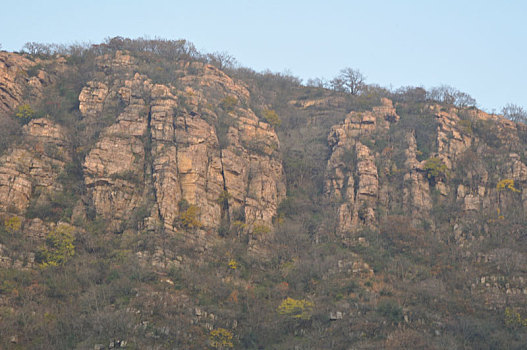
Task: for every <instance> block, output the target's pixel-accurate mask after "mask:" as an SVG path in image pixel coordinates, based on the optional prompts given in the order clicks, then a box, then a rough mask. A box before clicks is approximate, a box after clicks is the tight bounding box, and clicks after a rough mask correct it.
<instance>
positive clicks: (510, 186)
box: [496, 179, 521, 193]
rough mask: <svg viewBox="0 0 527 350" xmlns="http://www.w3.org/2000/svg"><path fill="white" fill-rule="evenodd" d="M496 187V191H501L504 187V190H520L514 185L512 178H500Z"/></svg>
mask: <svg viewBox="0 0 527 350" xmlns="http://www.w3.org/2000/svg"><path fill="white" fill-rule="evenodd" d="M496 189H497V190H498V191H502V190H505V189H506V190H510V191H512V192H516V193H518V192H521V191H520V190H519V189H517V188H516V187H514V180H513V179H503V180H501V181H500V182H498V184H497V185H496Z"/></svg>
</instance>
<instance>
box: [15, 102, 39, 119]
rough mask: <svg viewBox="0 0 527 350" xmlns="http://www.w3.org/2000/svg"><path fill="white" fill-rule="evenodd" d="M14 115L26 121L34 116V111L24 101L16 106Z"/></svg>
mask: <svg viewBox="0 0 527 350" xmlns="http://www.w3.org/2000/svg"><path fill="white" fill-rule="evenodd" d="M15 116H16V117H17V118H19V119H21V120H23V121H28V120H30V119H31V118H33V117H34V116H35V111H34V110H33V108H31V106H30V105H28V104H27V103H24V104H23V105H20V106H18V107H17V109H16V113H15Z"/></svg>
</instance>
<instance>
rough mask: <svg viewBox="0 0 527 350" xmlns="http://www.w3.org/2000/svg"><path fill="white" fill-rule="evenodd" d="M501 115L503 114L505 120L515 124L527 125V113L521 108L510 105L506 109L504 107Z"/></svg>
mask: <svg viewBox="0 0 527 350" xmlns="http://www.w3.org/2000/svg"><path fill="white" fill-rule="evenodd" d="M501 113H503V116H504V117H505V118H507V119H510V120H512V121H513V122H515V123H518V122H522V123H527V111H526V110H525V109H523V107H521V106H518V105H515V104H512V103H508V104H507V105H506V106H505V107H503V109H502V110H501Z"/></svg>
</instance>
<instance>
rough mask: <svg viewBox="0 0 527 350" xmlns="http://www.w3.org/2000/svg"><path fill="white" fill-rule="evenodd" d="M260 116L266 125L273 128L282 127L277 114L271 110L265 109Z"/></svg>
mask: <svg viewBox="0 0 527 350" xmlns="http://www.w3.org/2000/svg"><path fill="white" fill-rule="evenodd" d="M262 115H263V117H264V119H265V121H266V122H267V123H269V124H270V125H271V126H272V127H273V128H275V127H278V126H280V125H282V121H281V120H280V118H279V117H278V114H276V112H275V111H274V110H272V109H266V110H264V111H263V112H262Z"/></svg>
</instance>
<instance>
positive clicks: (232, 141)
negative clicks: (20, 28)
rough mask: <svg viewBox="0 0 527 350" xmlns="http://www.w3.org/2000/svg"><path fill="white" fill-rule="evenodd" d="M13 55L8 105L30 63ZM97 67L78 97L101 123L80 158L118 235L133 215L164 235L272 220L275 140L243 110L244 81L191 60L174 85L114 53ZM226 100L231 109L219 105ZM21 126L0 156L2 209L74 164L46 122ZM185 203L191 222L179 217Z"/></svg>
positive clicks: (277, 188)
mask: <svg viewBox="0 0 527 350" xmlns="http://www.w3.org/2000/svg"><path fill="white" fill-rule="evenodd" d="M13 57H18V56H14V55H11V56H8V58H9V60H6V61H7V64H10V65H9V66H8V68H9V69H8V70H7V73H6V75H5V76H4V77H3V84H4V85H3V86H5V89H3V91H4V93H3V94H2V96H3V98H4V100H5V101H6V102H5V103H4V106H5V108H6V109H7V110H11V111H12V110H14V109H15V107H17V106H18V105H20V104H21V103H22V96H21V92H20V90H21V88H20V87H19V86H18V85H16V84H15V78H14V76H15V73H12V72H13V71H15V70H16V69H19V70H22V69H26V68H27V67H28V66H30V65H31V62H30V61H29V60H27V59H24V58H23V57H18V58H16V59H15V58H13ZM97 69H98V71H97V73H96V75H97V79H96V80H90V81H88V82H87V83H86V86H85V87H83V88H82V90H81V92H80V94H79V97H78V99H79V106H78V109H79V111H80V114H81V122H82V123H84V124H85V125H87V128H88V129H89V128H92V129H97V127H98V125H100V124H101V123H103V122H101V120H104V121H105V123H106V124H107V125H108V126H106V127H103V128H102V129H101V130H100V132H99V135H98V137H97V139H96V141H95V143H94V144H93V146H91V148H90V149H89V150H88V151H85V152H86V157H85V159H84V161H83V164H82V166H83V173H84V183H85V186H86V194H85V195H84V199H83V202H84V203H85V205H87V206H93V207H94V209H95V211H96V215H97V216H100V217H101V218H105V219H106V220H108V221H109V222H110V226H111V227H112V229H113V230H114V231H117V232H121V231H122V230H123V229H125V228H127V227H128V226H127V225H129V224H130V221H131V218H133V219H135V220H138V221H140V223H139V224H140V226H146V227H147V228H148V229H150V230H157V229H160V228H161V229H164V230H168V231H169V232H176V231H177V230H178V228H181V225H190V226H195V228H197V229H198V228H199V229H201V230H203V231H207V230H210V229H213V228H214V229H217V228H218V227H219V226H220V224H222V223H223V224H228V223H229V222H231V220H232V221H234V220H238V221H241V222H243V223H244V227H245V228H246V230H247V231H250V230H251V228H252V227H253V226H254V225H267V226H268V227H270V226H271V225H272V219H273V216H274V215H275V213H276V209H277V207H278V204H279V203H280V201H281V200H282V199H283V198H284V197H285V179H284V174H283V169H282V164H281V161H280V145H279V141H278V138H277V136H276V133H275V131H274V130H273V127H272V126H271V125H269V124H268V123H267V122H266V121H265V120H262V119H261V118H259V117H257V116H256V115H255V113H254V111H253V110H251V109H250V108H248V107H247V106H248V104H249V102H250V94H249V91H248V90H247V88H246V87H245V86H244V85H243V84H241V83H236V82H235V81H233V80H232V79H231V78H229V77H228V76H227V75H226V74H224V73H223V72H221V71H219V70H218V69H217V68H215V67H213V66H210V65H206V64H202V63H197V62H196V63H191V64H188V63H187V64H182V65H181V67H180V76H181V78H180V79H178V80H177V81H175V82H174V84H168V85H163V84H156V83H154V82H152V80H151V79H149V78H148V76H146V75H143V74H139V73H137V72H136V71H137V66H136V65H135V62H134V59H133V58H132V57H131V56H129V55H126V54H125V53H122V52H120V51H118V52H116V53H115V54H112V55H111V56H109V55H106V56H101V57H99V58H98V60H97ZM225 101H230V102H231V105H229V106H228V107H222V106H223V104H222V102H225ZM23 130H24V131H23V135H24V136H23V137H24V142H22V145H21V146H14V147H12V148H11V149H10V150H9V152H7V153H6V155H4V156H3V159H2V170H0V174H1V176H0V196H1V198H2V207H1V208H2V210H3V211H7V212H9V211H10V210H11V211H13V210H14V211H16V212H18V213H24V211H25V209H26V208H27V206H28V204H29V201H30V200H31V199H32V198H34V197H35V195H40V193H41V192H42V191H41V190H40V189H41V188H42V190H43V191H44V192H46V193H47V194H48V195H52V194H53V193H55V192H57V191H60V190H61V189H60V188H57V186H59V185H58V184H57V181H56V178H57V176H58V175H59V174H60V172H61V171H62V170H63V169H64V166H65V164H66V163H68V162H70V161H71V160H72V155H71V154H69V153H68V152H69V149H67V147H66V148H65V143H66V142H67V141H66V135H65V133H64V131H63V130H62V129H61V127H60V126H58V125H56V124H55V123H53V122H52V121H51V120H49V119H47V118H41V119H36V120H32V121H31V122H30V123H29V124H28V125H26V126H24V129H23ZM88 147H90V146H88ZM46 151H50V152H52V154H48V153H49V152H48V153H46ZM189 208H191V212H189V213H188V214H191V215H192V216H195V217H193V218H192V219H195V221H194V223H193V224H192V223H188V222H183V223H182V222H181V219H182V217H183V216H184V215H183V214H185V213H184V212H185V211H188V210H189ZM222 220H223V221H222ZM135 224H137V223H135Z"/></svg>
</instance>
